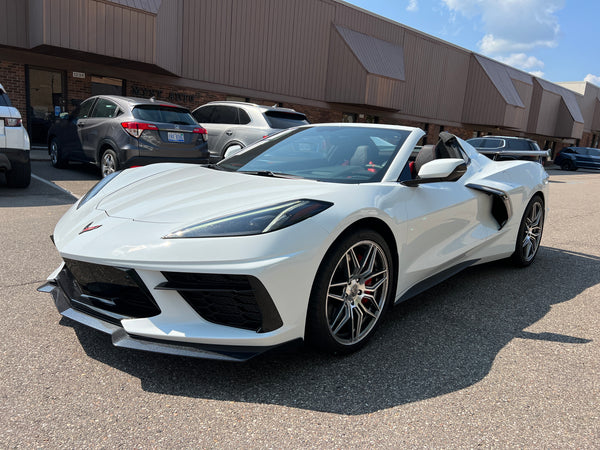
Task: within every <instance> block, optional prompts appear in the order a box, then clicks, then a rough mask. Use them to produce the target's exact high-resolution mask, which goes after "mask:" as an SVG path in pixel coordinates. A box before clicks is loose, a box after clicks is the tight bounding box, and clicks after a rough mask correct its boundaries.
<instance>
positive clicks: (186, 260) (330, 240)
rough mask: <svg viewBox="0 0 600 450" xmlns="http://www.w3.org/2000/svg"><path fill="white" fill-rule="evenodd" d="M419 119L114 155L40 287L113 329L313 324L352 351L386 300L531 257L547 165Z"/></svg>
mask: <svg viewBox="0 0 600 450" xmlns="http://www.w3.org/2000/svg"><path fill="white" fill-rule="evenodd" d="M423 135H424V133H423V131H422V130H420V129H418V128H410V127H402V126H387V125H366V124H360V125H359V124H321V125H307V126H303V127H299V128H294V129H291V130H287V131H284V132H281V133H279V134H276V135H274V136H271V137H269V138H267V139H265V140H262V141H260V142H258V143H256V144H254V145H252V146H249V147H247V148H245V149H244V150H243V151H242V152H241V153H239V154H237V155H234V156H232V157H230V158H228V159H225V160H223V161H221V162H220V163H219V164H217V165H209V166H196V165H187V164H155V165H150V166H146V167H140V168H133V169H128V170H124V171H122V172H117V173H115V174H113V175H111V176H109V177H106V178H105V179H104V180H102V181H101V182H100V183H98V184H97V185H96V186H95V187H94V188H93V189H91V190H90V191H89V192H88V193H87V194H86V195H85V196H84V197H83V198H82V199H80V200H79V201H78V202H77V203H76V204H75V205H73V207H72V208H71V209H70V210H69V211H68V212H67V213H66V214H65V215H64V217H63V218H62V219H61V220H60V221H59V223H58V224H57V226H56V229H55V232H54V235H53V239H54V242H55V245H56V247H57V249H58V251H59V252H60V254H61V256H62V258H63V260H64V263H63V264H61V266H60V267H59V268H58V269H57V270H56V271H55V272H54V273H53V274H52V275H50V277H49V278H48V283H46V284H45V285H44V286H42V287H41V288H40V290H42V291H44V292H51V293H52V296H53V297H54V301H55V303H56V306H57V308H58V310H59V312H60V313H61V314H62V315H64V316H66V317H68V318H70V319H72V320H74V321H76V322H80V323H82V324H85V325H87V326H90V327H92V328H95V329H97V330H100V331H103V332H105V333H108V334H111V335H112V341H113V344H114V345H116V346H121V347H130V348H136V349H141V350H148V351H154V352H163V353H173V354H179V355H188V356H197V357H203V358H215V359H228V360H245V359H248V358H250V357H252V356H254V355H256V354H258V353H261V352H264V351H265V350H268V349H271V348H273V347H277V346H280V345H282V344H286V343H292V342H297V341H302V340H304V341H307V342H308V343H309V344H312V345H314V346H316V347H318V348H319V349H322V350H325V351H328V352H336V353H344V352H350V351H354V350H356V349H358V348H359V347H360V346H362V345H363V344H364V343H365V341H366V340H367V339H368V338H369V337H370V336H371V335H372V334H373V332H374V331H375V329H376V327H377V325H378V324H379V323H380V322H381V320H382V318H383V316H384V315H385V313H386V311H387V309H388V307H390V306H391V305H393V304H395V303H399V302H401V301H403V300H405V299H408V298H410V297H412V296H414V295H416V294H417V293H419V292H421V291H423V290H425V289H427V288H429V287H431V286H432V285H434V284H435V283H438V282H440V281H442V280H444V279H446V278H448V277H450V276H452V275H453V274H455V273H456V272H458V271H459V270H461V269H463V268H465V267H467V266H471V265H475V264H481V263H485V262H488V261H492V260H497V259H501V258H510V257H512V260H513V261H514V263H516V264H517V265H518V266H526V265H529V264H530V263H531V262H532V261H533V260H534V258H535V256H536V253H537V251H538V248H539V245H540V239H541V237H542V229H543V224H544V216H545V212H546V204H547V199H548V175H547V173H546V172H545V171H544V168H543V167H542V166H541V165H540V164H538V163H534V162H528V161H519V160H515V161H499V162H497V161H492V160H490V159H489V158H487V157H486V156H483V155H480V154H479V153H478V152H477V151H475V149H474V148H473V147H471V146H470V145H469V144H467V143H466V142H464V141H463V140H461V139H459V138H457V137H455V136H453V135H451V134H449V133H445V132H442V133H440V141H439V142H438V144H437V145H435V146H433V145H425V146H423V147H416V145H417V143H418V141H419V140H420V139H421V137H422V136H423Z"/></svg>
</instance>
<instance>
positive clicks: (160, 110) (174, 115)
mask: <svg viewBox="0 0 600 450" xmlns="http://www.w3.org/2000/svg"><path fill="white" fill-rule="evenodd" d="M132 114H133V117H135V118H136V119H138V120H144V121H147V122H162V123H176V124H179V125H196V124H197V122H196V120H195V119H194V118H193V117H192V115H191V114H190V112H189V111H188V110H187V109H184V108H177V107H175V106H167V105H139V106H136V107H135V108H133V111H132Z"/></svg>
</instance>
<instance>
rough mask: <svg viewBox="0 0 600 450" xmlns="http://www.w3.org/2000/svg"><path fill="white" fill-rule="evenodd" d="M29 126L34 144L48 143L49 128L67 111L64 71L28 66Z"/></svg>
mask: <svg viewBox="0 0 600 450" xmlns="http://www.w3.org/2000/svg"><path fill="white" fill-rule="evenodd" d="M28 80H29V86H28V96H27V100H28V101H27V128H28V132H29V137H30V139H31V143H32V144H38V145H46V139H47V136H48V129H49V128H50V125H52V123H53V122H54V120H55V119H57V118H58V116H59V115H60V113H61V112H63V111H65V104H66V102H65V88H64V81H65V79H64V75H63V72H59V71H53V70H46V69H34V68H28Z"/></svg>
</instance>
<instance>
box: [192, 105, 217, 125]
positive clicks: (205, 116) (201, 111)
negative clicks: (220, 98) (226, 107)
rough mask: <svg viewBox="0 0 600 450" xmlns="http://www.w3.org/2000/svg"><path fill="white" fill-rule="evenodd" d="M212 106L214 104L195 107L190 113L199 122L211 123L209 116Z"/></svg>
mask: <svg viewBox="0 0 600 450" xmlns="http://www.w3.org/2000/svg"><path fill="white" fill-rule="evenodd" d="M214 108H215V107H214V106H203V107H201V108H198V109H196V110H195V111H194V112H193V113H192V114H193V116H194V118H195V119H196V120H197V121H198V122H200V123H212V122H211V121H210V116H211V115H212V113H213V110H214Z"/></svg>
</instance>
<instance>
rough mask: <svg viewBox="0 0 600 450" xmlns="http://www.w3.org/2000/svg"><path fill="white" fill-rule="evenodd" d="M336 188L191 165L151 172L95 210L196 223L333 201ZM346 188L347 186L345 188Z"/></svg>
mask: <svg viewBox="0 0 600 450" xmlns="http://www.w3.org/2000/svg"><path fill="white" fill-rule="evenodd" d="M341 186H342V185H339V184H334V183H321V182H317V181H313V180H296V179H282V178H272V177H264V176H258V175H249V174H243V173H237V172H225V171H220V170H214V169H209V168H205V167H198V166H192V165H189V166H188V165H185V166H182V167H181V168H176V169H174V170H168V171H163V172H159V173H156V174H154V175H151V176H148V177H145V178H142V179H139V180H137V181H134V182H132V183H130V184H128V185H126V186H124V187H122V188H120V189H117V190H115V191H113V192H111V193H109V194H108V195H106V196H105V197H104V198H102V199H101V200H100V201H99V202H98V203H97V205H96V206H95V208H96V209H98V210H103V211H105V212H106V214H108V215H109V216H111V217H116V218H124V219H133V220H136V221H143V222H154V223H177V224H186V223H191V222H194V223H198V221H202V220H208V219H212V218H216V217H221V216H223V215H226V214H232V213H236V212H241V211H248V210H251V209H254V208H259V207H262V206H269V205H273V204H276V203H280V202H284V201H288V200H295V199H317V200H319V199H327V198H329V199H330V201H331V200H334V198H335V197H336V196H337V195H336V194H339V191H340V187H341ZM345 186H346V189H347V188H348V185H345Z"/></svg>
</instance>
